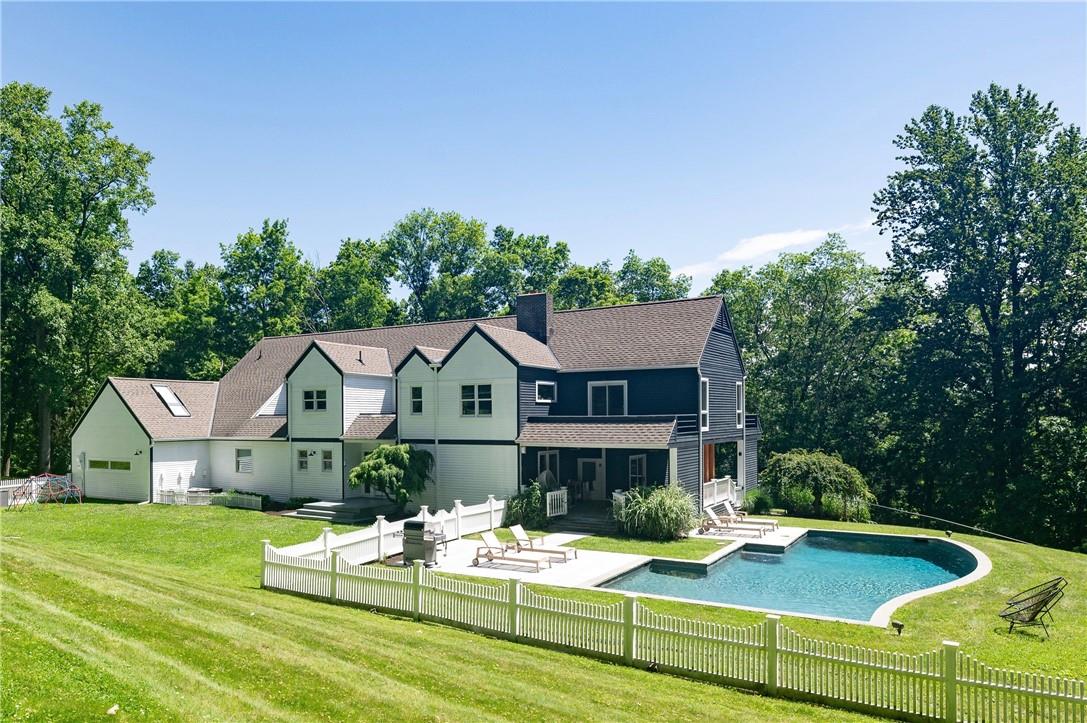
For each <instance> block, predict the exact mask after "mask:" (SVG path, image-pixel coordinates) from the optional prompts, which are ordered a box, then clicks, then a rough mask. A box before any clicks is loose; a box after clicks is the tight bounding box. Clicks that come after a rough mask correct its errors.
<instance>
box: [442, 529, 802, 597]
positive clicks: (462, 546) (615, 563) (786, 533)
mask: <svg viewBox="0 0 1087 723" xmlns="http://www.w3.org/2000/svg"><path fill="white" fill-rule="evenodd" d="M806 532H807V529H805V528H802V527H782V528H779V529H778V530H774V531H771V532H767V533H766V534H764V535H762V536H754V535H751V534H750V533H747V534H745V533H740V534H741V535H742V536H735V535H732V534H729V533H728V532H726V531H723V530H722V531H720V532H710V533H706V534H705V535H696V532H695V531H694V530H692V531H691V536H692V537H704V538H705V539H710V540H720V541H721V542H722V545H721V547H720V548H719V549H717V550H715V551H713V552H712V553H710V554H709V555H707V556H706V557H704V558H702V559H701V560H697V561H692V560H682V561H680V562H682V563H683V564H686V565H691V564H704V565H709V564H711V563H714V562H716V561H717V560H720V559H721V558H723V557H725V556H726V555H729V554H731V553H733V552H735V551H737V550H738V549H740V548H741V547H744V546H745V545H757V546H758V547H759V548H760V549H761V550H762V551H764V552H773V551H779V550H780V551H784V550H785V549H787V548H788V547H790V546H791V545H792V544H794V543H795V542H796V541H797V540H799V539H800V538H801V537H803V536H804V534H805V533H806ZM585 536H586V535H583V534H579V533H570V532H553V533H551V534H549V535H547V536H546V537H545V538H544V541H543V543H542V545H541V546H546V547H562V546H565V545H568V544H569V543H571V542H573V541H574V540H578V539H581V538H582V537H585ZM482 544H483V543H482V541H480V540H469V539H461V540H453V541H451V542H450V543H449V545H448V549H447V550H446V551H445V553H444V554H443V553H442V552H439V553H438V560H437V562H438V565H437V567H436V568H434V569H435V570H436V571H437V572H446V573H452V574H456V575H472V576H476V577H488V578H492V579H502V580H507V579H510V578H516V579H519V580H521V581H523V582H532V583H537V584H540V585H555V586H558V587H595V586H597V585H600V584H601V583H603V582H605V581H607V580H610V579H612V578H613V577H616V576H618V575H622V574H623V573H625V572H629V571H630V570H633V569H635V568H637V567H641V566H642V565H644V564H646V563H647V562H649V561H650V560H653V559H658V560H661V559H669V558H665V557H649V556H646V555H631V554H627V553H622V552H599V551H596V550H578V551H577V558H573V559H569V560H567V561H565V562H564V561H563V560H562V559H561V558H559V557H558V556H555V557H554V558H553V559H552V561H551V566H550V567H547V566H544V567H543V569H541V570H540V571H539V572H537V571H536V569H535V567H530V566H526V565H523V564H517V563H514V562H510V561H507V560H493V561H487V560H480V563H479V565H473V564H472V561H473V559H475V557H476V550H477V549H478V548H479V547H480V546H481V545H482Z"/></svg>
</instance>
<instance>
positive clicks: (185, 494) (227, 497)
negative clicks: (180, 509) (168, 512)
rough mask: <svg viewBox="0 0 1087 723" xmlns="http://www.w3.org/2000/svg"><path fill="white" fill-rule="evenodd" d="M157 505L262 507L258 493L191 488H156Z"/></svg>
mask: <svg viewBox="0 0 1087 723" xmlns="http://www.w3.org/2000/svg"><path fill="white" fill-rule="evenodd" d="M152 501H153V502H154V503H155V504H157V505H187V506H190V507H191V506H194V505H195V506H202V505H221V506H223V507H238V508H240V509H244V510H260V509H263V505H262V503H263V500H262V499H261V497H260V495H247V494H244V493H240V492H193V491H192V490H173V489H166V490H156V491H155V496H154V499H153V500H152Z"/></svg>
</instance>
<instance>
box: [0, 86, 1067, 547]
mask: <svg viewBox="0 0 1087 723" xmlns="http://www.w3.org/2000/svg"><path fill="white" fill-rule="evenodd" d="M48 103H49V92H48V91H47V90H46V89H44V88H40V87H36V86H33V85H29V84H20V83H9V84H8V85H5V86H4V87H3V95H2V108H0V123H2V134H0V135H2V138H0V162H2V164H3V176H2V187H0V192H2V193H0V200H2V206H0V211H2V216H0V221H2V225H0V241H2V259H0V261H2V264H3V268H2V271H3V286H2V289H0V303H2V309H0V312H2V334H3V336H2V340H0V344H2V347H0V352H2V368H0V394H2V398H0V402H2V403H0V415H2V419H0V422H2V427H3V428H2V431H0V448H2V467H3V469H2V473H3V475H4V476H13V475H21V474H25V473H29V472H37V471H42V470H45V469H52V470H56V471H66V470H67V467H68V466H69V461H68V460H69V456H70V455H69V450H68V435H69V434H70V432H71V428H72V425H73V424H74V423H75V421H76V419H77V418H78V416H79V415H80V414H81V413H82V411H83V409H84V408H85V406H86V405H87V403H88V402H89V401H90V399H91V397H92V396H93V394H94V393H95V391H96V390H97V388H98V386H99V385H100V384H101V382H102V380H103V379H104V378H105V377H106V376H109V375H116V376H124V375H128V376H150V377H163V378H184V379H218V378H220V377H221V376H222V375H223V374H224V373H225V372H226V371H227V370H228V369H229V368H230V367H231V365H232V364H233V363H234V361H236V360H237V359H238V358H239V357H240V356H241V355H242V354H244V353H245V352H246V351H247V350H248V349H249V348H250V347H251V346H252V345H253V344H254V343H255V342H256V341H257V340H259V339H260V338H261V337H263V336H269V335H279V334H294V333H299V332H311V331H326V330H335V329H350V328H364V327H371V326H378V325H385V324H401V323H410V322H419V321H436V320H442V319H454V318H465V317H480V316H489V315H493V314H502V313H508V312H510V311H511V310H512V308H513V305H514V303H515V300H516V296H517V294H518V293H521V292H523V291H543V290H546V291H550V292H551V293H552V294H553V295H554V299H555V304H556V307H558V308H561V309H569V308H583V307H587V306H599V305H610V304H619V303H628V302H632V301H652V300H659V299H672V298H681V297H685V296H688V295H689V294H690V293H691V291H692V289H691V279H690V278H689V277H686V276H683V275H680V274H675V273H673V272H672V270H671V268H670V266H669V264H668V262H667V261H666V260H665V259H663V258H660V257H654V258H648V259H643V258H641V257H639V256H638V255H637V254H636V253H634V252H633V251H632V252H630V253H629V254H628V255H627V256H626V257H625V258H624V259H623V260H622V262H621V263H618V264H613V263H611V262H610V261H607V260H605V261H601V262H599V263H596V264H591V265H586V264H578V263H574V262H573V261H572V260H571V254H570V249H569V247H568V246H567V244H565V243H564V242H562V241H555V240H552V239H551V238H550V237H549V236H547V235H544V234H528V233H523V232H519V231H516V230H514V229H512V228H510V227H508V226H502V225H496V226H493V227H490V226H488V225H487V224H486V223H485V222H484V221H482V220H479V219H475V218H471V217H469V216H466V215H462V214H460V213H457V212H454V211H434V210H431V209H421V210H418V211H413V212H411V213H409V214H407V215H406V216H405V217H404V218H402V219H400V220H399V221H396V222H395V223H394V224H393V225H392V226H391V228H390V229H389V230H388V231H387V232H386V233H385V234H384V235H382V236H381V237H380V238H377V239H352V238H348V239H345V240H343V241H342V242H341V244H340V247H339V251H338V253H337V255H336V257H335V258H334V259H333V260H331V261H330V262H329V263H328V264H326V265H320V264H316V263H313V262H312V261H310V260H307V259H306V258H305V256H304V254H303V253H302V252H301V250H300V249H299V247H298V245H296V244H295V242H294V241H293V240H292V238H291V236H290V233H289V227H288V223H287V221H286V220H283V219H279V220H273V219H268V220H265V221H263V223H260V224H258V225H256V226H254V227H253V228H250V229H248V230H241V229H239V231H241V232H240V233H238V234H237V235H236V236H235V237H234V238H232V239H226V240H224V241H223V243H222V244H221V246H220V252H221V253H220V259H219V261H218V263H200V264H198V263H195V262H193V261H192V260H188V259H183V258H182V257H181V256H180V255H179V254H178V253H176V252H174V251H170V250H160V251H156V252H155V253H154V254H152V256H151V258H149V259H147V260H144V261H143V262H141V263H140V264H139V266H138V269H137V271H136V273H131V272H130V271H129V264H128V260H127V258H126V253H127V252H128V251H129V249H130V247H131V240H130V236H129V231H128V224H127V220H126V218H127V217H128V216H129V215H131V214H133V213H143V212H145V211H147V210H148V209H149V208H150V207H151V206H152V205H153V204H154V195H153V193H152V190H151V188H150V187H149V185H148V169H149V166H150V164H151V161H152V156H151V154H150V153H148V152H147V151H144V150H142V149H139V148H136V147H135V146H134V145H132V144H129V143H126V142H124V141H123V140H121V139H120V138H119V137H117V135H116V134H115V133H114V132H113V129H112V126H111V125H110V124H109V122H108V121H107V120H105V118H104V117H103V113H102V109H101V107H99V106H98V105H96V104H94V103H92V102H88V101H84V102H82V103H79V104H77V105H75V106H70V107H67V108H65V109H64V110H63V112H62V113H61V114H60V115H59V117H56V116H52V115H50V113H49V107H48ZM895 145H896V147H897V148H898V149H899V155H898V157H897V158H896V159H895V162H894V163H895V170H893V172H892V173H891V175H890V176H889V177H888V179H887V183H886V185H885V186H884V188H882V189H878V190H877V191H876V192H875V195H874V197H873V202H872V203H873V210H874V212H875V214H876V224H877V226H878V227H879V230H880V231H881V233H883V234H885V235H886V236H888V237H889V238H890V241H891V251H890V254H889V259H888V264H887V265H886V267H884V268H882V269H881V268H877V267H875V266H872V265H870V264H868V263H866V262H865V260H864V258H863V256H862V255H861V254H860V253H859V252H856V251H853V250H850V248H849V246H848V244H847V240H846V239H843V238H842V237H840V236H838V235H834V234H832V235H831V236H829V237H828V238H827V239H826V241H825V242H824V243H822V244H821V245H820V246H819V247H818V248H816V249H815V250H813V251H811V252H804V253H784V254H781V255H780V256H779V257H778V258H777V259H776V260H775V261H772V262H770V263H768V264H766V265H764V266H762V267H761V268H750V267H745V268H741V269H738V270H725V271H722V272H721V273H720V274H718V275H717V276H716V277H715V278H714V279H713V281H712V283H711V284H710V286H709V288H707V289H704V290H703V289H696V290H695V291H697V292H704V293H713V294H722V295H723V296H724V297H725V299H726V300H727V302H728V305H729V309H730V312H731V314H732V317H733V322H734V324H735V326H736V331H737V336H738V338H739V340H740V343H741V345H742V347H743V352H744V358H745V362H746V364H747V370H748V379H749V385H748V388H749V392H748V406H749V409H750V411H752V412H757V413H758V414H759V415H760V417H761V419H762V423H763V426H764V437H763V443H762V448H761V450H760V455H762V456H763V457H765V456H767V455H769V454H771V453H773V452H775V451H785V450H789V449H794V448H805V449H821V450H825V451H827V452H831V453H835V454H838V455H840V456H841V457H842V458H843V459H844V460H845V461H846V462H848V463H849V464H851V465H853V466H855V467H857V468H858V469H859V470H861V471H862V472H863V473H864V475H865V476H866V478H867V479H868V481H869V484H870V485H871V487H872V489H873V491H874V492H875V494H876V497H877V499H878V501H879V502H880V503H881V504H885V505H891V506H894V507H900V508H904V509H909V510H916V511H921V512H924V513H927V514H932V515H938V516H941V517H948V518H951V519H955V520H958V521H962V522H965V523H968V524H977V525H980V526H982V527H985V528H987V529H992V530H995V531H998V532H1002V533H1005V534H1010V535H1014V536H1016V537H1022V538H1024V539H1028V540H1031V541H1036V542H1039V543H1045V544H1052V545H1058V546H1062V547H1069V548H1075V547H1082V546H1083V545H1085V544H1087V471H1085V470H1087V141H1085V139H1084V137H1083V135H1082V133H1081V130H1080V129H1079V128H1077V127H1075V126H1072V125H1066V124H1062V123H1061V121H1060V118H1059V116H1058V113H1057V110H1056V108H1054V107H1053V106H1052V104H1047V103H1043V102H1041V101H1040V100H1039V99H1038V97H1037V96H1036V95H1035V94H1033V93H1031V92H1030V91H1028V90H1025V89H1023V88H1017V89H1014V90H1011V89H1005V88H1001V87H998V86H992V87H990V88H988V89H986V90H984V91H981V92H978V93H977V94H975V95H974V97H973V98H972V99H971V102H970V104H969V106H968V108H967V109H966V111H965V112H963V113H955V112H953V111H951V110H948V109H945V108H939V107H935V106H933V107H930V108H928V109H926V110H925V111H924V112H923V113H922V114H921V115H920V116H918V117H917V118H915V119H913V120H911V121H909V123H908V124H907V125H906V127H905V129H904V131H903V132H902V133H901V134H900V135H899V136H898V137H897V138H896V139H895ZM397 296H403V298H402V299H398V298H396V297H397Z"/></svg>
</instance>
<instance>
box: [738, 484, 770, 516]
mask: <svg viewBox="0 0 1087 723" xmlns="http://www.w3.org/2000/svg"><path fill="white" fill-rule="evenodd" d="M773 506H774V500H773V498H772V497H770V493H768V492H767V491H766V490H764V489H763V488H762V487H756V488H755V489H753V490H751V491H750V492H748V493H747V494H746V495H745V496H744V509H745V510H747V511H748V512H750V513H752V514H755V515H765V514H766V513H767V512H769V511H770V508H771V507H773Z"/></svg>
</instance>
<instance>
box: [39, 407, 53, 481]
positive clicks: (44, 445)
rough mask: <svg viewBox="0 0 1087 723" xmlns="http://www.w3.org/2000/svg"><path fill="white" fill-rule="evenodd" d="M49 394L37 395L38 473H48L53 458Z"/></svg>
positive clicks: (51, 415)
mask: <svg viewBox="0 0 1087 723" xmlns="http://www.w3.org/2000/svg"><path fill="white" fill-rule="evenodd" d="M50 406H51V405H50V404H49V392H48V391H47V390H42V392H41V393H40V394H39V395H38V472H49V471H50V464H51V463H52V458H53V410H52V409H51V408H50Z"/></svg>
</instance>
